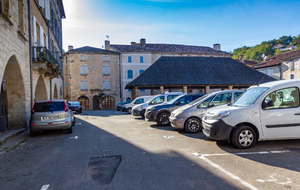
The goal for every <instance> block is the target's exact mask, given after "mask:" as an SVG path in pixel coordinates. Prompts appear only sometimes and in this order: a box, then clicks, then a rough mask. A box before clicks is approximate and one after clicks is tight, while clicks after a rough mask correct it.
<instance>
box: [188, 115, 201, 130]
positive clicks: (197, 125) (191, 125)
mask: <svg viewBox="0 0 300 190" xmlns="http://www.w3.org/2000/svg"><path fill="white" fill-rule="evenodd" d="M184 129H185V130H186V132H188V133H198V132H200V131H201V130H202V124H201V121H200V119H198V118H190V119H188V120H187V122H185V126H184Z"/></svg>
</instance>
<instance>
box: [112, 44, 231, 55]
mask: <svg viewBox="0 0 300 190" xmlns="http://www.w3.org/2000/svg"><path fill="white" fill-rule="evenodd" d="M111 47H112V48H113V49H114V50H115V51H120V52H175V53H199V54H211V55H225V56H231V54H230V53H227V52H224V51H218V50H214V49H213V48H210V47H205V46H189V45H176V44H149V43H147V44H146V45H145V46H141V45H140V44H136V45H113V44H112V45H111Z"/></svg>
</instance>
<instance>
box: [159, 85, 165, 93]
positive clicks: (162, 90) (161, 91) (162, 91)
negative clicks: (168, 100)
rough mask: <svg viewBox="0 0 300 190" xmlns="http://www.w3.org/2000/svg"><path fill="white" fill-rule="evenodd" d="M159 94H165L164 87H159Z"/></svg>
mask: <svg viewBox="0 0 300 190" xmlns="http://www.w3.org/2000/svg"><path fill="white" fill-rule="evenodd" d="M160 93H161V94H163V93H165V89H164V86H160Z"/></svg>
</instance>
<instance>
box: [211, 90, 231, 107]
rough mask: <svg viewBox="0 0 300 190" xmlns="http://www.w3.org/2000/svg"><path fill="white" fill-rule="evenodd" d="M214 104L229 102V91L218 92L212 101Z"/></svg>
mask: <svg viewBox="0 0 300 190" xmlns="http://www.w3.org/2000/svg"><path fill="white" fill-rule="evenodd" d="M212 103H213V105H214V106H220V105H224V104H229V103H231V93H226V94H220V95H218V96H216V98H215V99H214V100H213V101H212Z"/></svg>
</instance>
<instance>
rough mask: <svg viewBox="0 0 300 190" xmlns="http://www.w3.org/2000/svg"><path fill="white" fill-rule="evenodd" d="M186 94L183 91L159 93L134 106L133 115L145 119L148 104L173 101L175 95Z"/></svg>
mask: <svg viewBox="0 0 300 190" xmlns="http://www.w3.org/2000/svg"><path fill="white" fill-rule="evenodd" d="M182 94H186V93H182V92H171V93H166V94H159V95H157V96H155V97H153V98H152V99H151V100H150V101H148V102H146V103H143V104H139V105H136V106H134V107H133V108H132V115H134V116H141V117H142V118H143V119H145V111H146V108H147V107H148V106H151V105H157V104H163V103H167V102H169V101H171V100H172V99H174V98H175V97H177V96H179V95H182Z"/></svg>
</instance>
